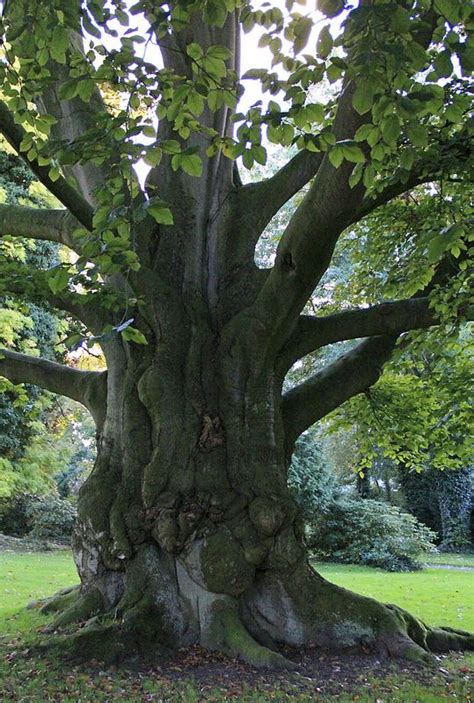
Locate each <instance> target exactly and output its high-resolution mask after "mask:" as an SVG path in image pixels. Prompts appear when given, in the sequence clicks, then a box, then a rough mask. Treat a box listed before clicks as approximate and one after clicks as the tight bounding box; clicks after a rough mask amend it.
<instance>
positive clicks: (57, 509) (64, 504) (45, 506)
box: [27, 493, 77, 540]
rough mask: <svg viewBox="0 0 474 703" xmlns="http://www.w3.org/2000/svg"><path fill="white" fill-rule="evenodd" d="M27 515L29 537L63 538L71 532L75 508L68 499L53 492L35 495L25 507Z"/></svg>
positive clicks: (75, 515) (75, 514)
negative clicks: (29, 528)
mask: <svg viewBox="0 0 474 703" xmlns="http://www.w3.org/2000/svg"><path fill="white" fill-rule="evenodd" d="M27 515H28V519H29V524H30V527H31V530H30V533H29V536H30V537H34V538H36V539H53V540H63V539H67V538H69V537H70V536H71V534H72V530H73V528H74V523H75V521H76V517H77V510H76V508H75V507H74V506H73V505H72V504H71V503H70V502H69V501H67V500H64V499H62V498H60V497H59V496H58V495H56V494H54V493H53V494H49V495H45V496H40V497H35V498H34V500H32V501H31V503H30V504H29V506H28V508H27Z"/></svg>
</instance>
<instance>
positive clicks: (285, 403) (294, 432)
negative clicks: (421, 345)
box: [282, 334, 398, 447]
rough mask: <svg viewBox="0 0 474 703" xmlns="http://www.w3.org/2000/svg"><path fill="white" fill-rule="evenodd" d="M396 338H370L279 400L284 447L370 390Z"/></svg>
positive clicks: (389, 336) (386, 336) (393, 335)
mask: <svg viewBox="0 0 474 703" xmlns="http://www.w3.org/2000/svg"><path fill="white" fill-rule="evenodd" d="M397 339H398V334H387V335H382V336H380V337H373V338H371V339H367V340H365V341H363V342H361V343H360V344H359V345H358V346H357V347H356V348H355V349H353V350H352V351H350V352H348V353H347V354H343V355H342V356H341V357H340V358H339V359H337V360H336V361H335V362H333V363H332V364H329V365H328V366H327V367H326V368H324V369H323V370H322V371H320V372H319V373H316V374H314V376H311V377H310V378H308V379H307V380H306V381H304V383H301V384H299V385H298V386H296V387H295V388H292V389H291V390H290V391H288V392H287V393H285V395H284V396H283V400H282V412H283V421H284V425H285V431H286V438H287V446H288V447H291V446H292V445H293V443H294V442H295V441H296V439H297V438H298V437H299V435H300V434H301V433H302V432H304V430H306V429H307V428H308V427H310V426H311V425H312V424H314V423H315V422H317V421H318V420H320V419H321V418H322V417H324V416H325V415H327V414H328V413H330V412H331V411H332V410H335V408H337V407H339V406H340V405H342V403H344V402H345V401H346V400H348V399H349V398H352V396H354V395H357V394H358V393H362V392H364V391H365V390H367V389H368V388H370V386H373V385H374V383H376V382H377V381H378V379H379V377H380V374H381V373H382V368H383V366H384V364H385V363H386V362H387V361H388V360H389V359H390V357H391V355H392V352H393V350H394V348H395V345H396V343H397Z"/></svg>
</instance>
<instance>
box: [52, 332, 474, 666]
mask: <svg viewBox="0 0 474 703" xmlns="http://www.w3.org/2000/svg"><path fill="white" fill-rule="evenodd" d="M191 346H192V345H191ZM148 353H149V351H146V352H142V354H143V355H145V356H146V354H148ZM156 353H157V352H156V351H155V354H156ZM174 361H175V359H174V358H173V364H174ZM140 362H141V363H140V364H139V365H137V366H134V365H133V363H131V362H130V360H127V363H126V364H124V366H123V367H122V369H121V370H120V372H118V373H117V375H116V376H115V375H114V374H113V373H110V371H109V396H110V397H115V398H116V399H117V403H118V405H119V407H120V412H116V411H115V405H112V406H111V407H110V410H109V415H108V417H107V420H106V422H105V424H104V426H103V428H102V434H101V436H100V437H99V452H98V457H97V462H96V467H95V469H94V471H93V473H92V475H91V477H90V478H89V480H88V481H87V482H86V484H85V485H84V487H83V488H82V490H81V494H80V501H79V521H78V524H77V529H76V532H75V536H74V555H75V559H76V564H77V567H78V571H79V574H80V576H81V583H82V585H81V590H80V592H79V593H72V594H71V593H69V594H63V595H62V596H60V598H59V599H58V600H56V601H52V602H51V603H50V604H49V605H46V606H45V609H46V610H49V611H52V610H59V615H58V617H57V619H56V621H55V622H54V623H53V624H52V625H51V626H50V627H48V632H49V633H51V632H54V633H55V634H54V636H53V637H52V638H50V639H49V640H48V646H51V645H52V646H59V650H60V651H61V652H63V653H70V654H71V655H75V656H81V657H84V656H89V657H94V658H103V659H106V660H108V661H112V660H114V661H115V660H117V659H120V658H122V657H124V656H138V657H141V658H145V657H146V658H148V657H150V656H151V655H155V654H169V653H172V652H173V651H174V650H175V649H176V648H178V647H182V646H186V645H190V644H194V643H200V644H202V645H203V646H205V647H208V648H211V649H219V650H221V651H224V652H226V653H228V654H229V655H231V656H239V657H241V658H243V659H244V660H245V661H248V662H251V663H253V664H255V665H258V666H291V663H290V662H288V661H287V660H285V659H284V657H282V656H281V654H279V653H278V648H279V646H280V645H284V644H289V645H297V646H305V645H309V644H312V645H318V646H321V647H324V648H331V649H347V648H361V647H362V648H364V649H365V650H372V651H377V652H380V653H384V654H389V655H393V656H404V657H409V658H412V659H413V658H415V659H417V660H426V659H427V658H428V654H427V652H428V651H429V650H435V651H436V650H442V649H447V648H461V647H465V646H472V644H473V640H472V638H469V636H468V635H465V634H463V633H458V632H454V631H446V630H434V629H432V628H429V627H426V626H425V625H424V624H422V623H420V622H419V621H418V620H416V619H415V618H413V617H411V616H410V615H408V613H405V612H404V611H402V610H400V609H398V608H396V607H395V606H384V605H382V604H379V603H377V602H376V601H373V600H371V599H368V598H364V597H362V596H358V595H355V594H353V593H350V592H349V591H346V590H344V589H341V588H338V587H336V586H334V585H332V584H329V583H328V582H327V581H325V580H324V579H322V578H321V577H320V576H318V575H317V574H315V573H314V572H313V571H312V569H311V568H310V566H309V565H308V563H307V560H306V553H305V548H304V543H303V524H302V520H301V516H300V515H299V512H298V509H297V506H296V504H295V502H294V501H293V499H292V497H291V495H290V493H289V491H288V489H287V486H286V470H287V459H286V457H285V453H284V434H283V432H282V431H281V420H280V413H279V408H278V404H277V403H276V402H275V399H276V398H278V397H279V384H278V382H277V380H276V376H274V377H270V378H269V379H268V378H267V379H265V378H263V379H262V378H259V379H258V383H256V382H254V379H253V378H252V376H251V375H248V376H247V377H246V378H245V382H242V383H241V386H240V387H241V388H242V389H243V390H242V392H241V391H240V389H239V387H237V390H236V388H235V386H234V384H233V383H232V382H231V383H230V384H229V383H228V375H226V374H225V373H224V372H223V371H222V369H226V364H225V363H222V361H220V360H219V351H218V350H217V349H216V352H215V354H214V356H213V357H211V361H210V362H209V358H207V357H206V361H205V362H204V361H203V357H201V362H200V363H201V364H204V365H207V364H208V363H210V364H211V367H212V368H210V369H206V370H205V372H204V376H206V375H208V378H211V379H212V384H213V385H212V386H211V387H209V386H206V385H204V387H209V388H210V390H209V394H208V396H207V397H208V398H209V399H211V400H210V401H209V400H208V402H210V405H209V406H207V407H205V409H204V406H203V405H201V406H199V404H197V403H196V398H197V397H198V396H197V394H196V387H195V384H196V377H195V376H194V375H190V376H186V374H184V375H183V377H182V378H181V389H180V393H179V395H177V397H176V398H175V399H174V402H173V403H171V402H170V396H169V394H168V393H167V392H165V389H166V385H167V384H166V383H165V382H164V380H163V375H162V374H161V373H160V374H158V372H157V370H156V368H155V365H154V364H153V362H151V363H149V364H145V363H144V360H143V357H142V358H141V360H140ZM220 370H221V371H220ZM169 371H171V366H170V369H169ZM202 378H203V371H202V369H201V382H202ZM231 378H232V377H231ZM115 383H117V385H116V387H110V384H115ZM187 384H190V386H189V387H188V388H187V387H186V385H187ZM177 386H178V384H176V387H177ZM183 386H184V387H183ZM201 390H202V388H201ZM190 398H191V400H189V399H190ZM201 402H202V403H204V399H202V401H201ZM200 407H201V408H202V409H201V411H200V412H199V409H200ZM62 606H64V608H63V607H62ZM77 622H82V623H84V622H85V623H86V626H85V627H84V626H83V627H81V628H79V629H77V628H76V627H75V623H77Z"/></svg>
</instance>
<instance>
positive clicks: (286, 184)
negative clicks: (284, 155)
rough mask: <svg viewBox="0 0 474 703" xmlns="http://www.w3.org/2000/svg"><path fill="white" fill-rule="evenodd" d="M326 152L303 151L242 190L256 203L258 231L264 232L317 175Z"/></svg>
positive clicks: (254, 211) (254, 210)
mask: <svg viewBox="0 0 474 703" xmlns="http://www.w3.org/2000/svg"><path fill="white" fill-rule="evenodd" d="M323 157H324V152H319V153H317V154H316V153H314V152H311V151H306V150H303V151H299V152H298V153H297V154H296V156H294V157H293V158H292V159H291V160H290V161H288V163H287V164H285V166H283V167H282V168H281V169H280V170H279V171H277V173H275V174H274V175H273V176H272V177H271V178H267V179H266V180H264V181H260V182H259V183H249V184H247V185H245V186H244V187H243V188H242V190H241V194H240V195H241V196H243V197H244V198H247V199H248V200H245V202H246V203H248V202H249V201H250V203H253V204H254V207H253V209H252V214H253V216H254V218H255V223H254V231H255V232H256V233H257V234H259V233H261V232H263V230H264V229H265V227H266V226H267V224H268V223H269V222H270V220H271V219H272V217H273V216H274V215H276V213H277V212H278V210H279V209H280V208H281V207H283V205H285V203H287V202H288V200H290V199H291V198H292V197H293V196H294V195H296V193H298V192H299V191H300V190H301V188H303V187H304V186H305V185H306V184H307V183H309V181H310V180H311V179H312V178H313V177H314V176H315V175H316V173H317V171H318V168H319V167H320V165H321V163H322V160H323Z"/></svg>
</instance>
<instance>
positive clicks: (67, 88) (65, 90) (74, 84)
mask: <svg viewBox="0 0 474 703" xmlns="http://www.w3.org/2000/svg"><path fill="white" fill-rule="evenodd" d="M78 86H79V81H78V80H77V78H72V79H71V80H69V81H65V83H63V84H62V86H61V87H60V89H59V97H60V98H62V99H63V100H72V98H74V97H75V96H76V95H77V89H78Z"/></svg>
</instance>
